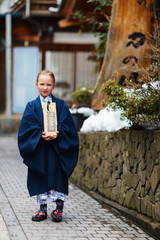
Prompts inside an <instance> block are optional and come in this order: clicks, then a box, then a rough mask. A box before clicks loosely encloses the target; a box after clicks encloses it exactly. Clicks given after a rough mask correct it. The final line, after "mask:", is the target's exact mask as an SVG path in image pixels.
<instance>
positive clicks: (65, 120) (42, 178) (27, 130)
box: [18, 95, 79, 196]
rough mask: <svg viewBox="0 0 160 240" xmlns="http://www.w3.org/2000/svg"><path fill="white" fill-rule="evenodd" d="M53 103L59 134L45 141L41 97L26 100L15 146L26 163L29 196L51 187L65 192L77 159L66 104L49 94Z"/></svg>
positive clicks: (76, 150) (77, 145)
mask: <svg viewBox="0 0 160 240" xmlns="http://www.w3.org/2000/svg"><path fill="white" fill-rule="evenodd" d="M52 102H55V103H56V110H57V123H58V125H57V129H58V131H59V136H58V137H57V138H56V139H54V140H51V141H46V140H44V139H43V138H42V137H41V136H42V132H43V131H44V123H43V111H42V106H41V101H40V97H39V96H38V97H37V98H36V99H35V100H33V101H31V102H29V103H28V104H27V106H26V109H25V111H24V114H23V117H22V120H21V123H20V126H19V131H18V147H19V151H20V154H21V156H22V158H23V162H24V164H26V165H27V166H28V177H27V187H28V191H29V194H30V196H34V195H38V194H42V193H44V192H48V191H50V190H51V189H54V190H55V191H57V192H61V193H64V194H66V195H68V178H69V177H70V176H71V174H72V172H73V170H74V168H75V166H76V163H77V159H78V152H79V139H78V134H77V130H76V127H75V124H74V121H73V119H72V116H71V114H70V111H69V108H68V106H67V105H66V103H65V102H64V101H63V100H62V99H59V98H56V97H54V96H53V95H52Z"/></svg>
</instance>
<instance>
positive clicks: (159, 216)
mask: <svg viewBox="0 0 160 240" xmlns="http://www.w3.org/2000/svg"><path fill="white" fill-rule="evenodd" d="M155 218H156V220H157V221H159V222H160V202H156V204H155Z"/></svg>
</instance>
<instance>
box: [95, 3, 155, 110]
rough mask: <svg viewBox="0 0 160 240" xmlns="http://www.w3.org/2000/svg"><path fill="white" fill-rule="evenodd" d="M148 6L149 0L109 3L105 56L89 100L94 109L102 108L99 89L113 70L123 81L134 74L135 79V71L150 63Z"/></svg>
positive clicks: (137, 72) (149, 4)
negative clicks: (123, 77)
mask: <svg viewBox="0 0 160 240" xmlns="http://www.w3.org/2000/svg"><path fill="white" fill-rule="evenodd" d="M151 3H152V0H114V1H113V7H112V14H111V22H110V28H109V32H108V39H107V44H106V52H105V57H104V61H103V65H102V69H101V72H100V75H99V78H98V82H97V85H96V88H95V92H94V96H93V101H92V107H93V108H94V109H101V108H102V106H101V101H102V100H103V99H104V98H105V95H104V94H102V93H101V89H102V87H103V84H104V83H105V82H106V81H108V80H109V79H110V78H111V77H112V75H113V74H114V73H115V72H116V71H117V72H119V73H120V76H122V75H123V76H125V77H127V78H130V76H131V75H132V74H133V73H136V74H138V75H137V79H138V78H139V76H140V73H139V71H138V69H139V68H142V67H146V66H148V65H149V64H150V59H149V58H147V57H146V56H145V52H146V47H145V46H146V44H147V41H148V40H147V38H148V36H149V34H150V33H151Z"/></svg>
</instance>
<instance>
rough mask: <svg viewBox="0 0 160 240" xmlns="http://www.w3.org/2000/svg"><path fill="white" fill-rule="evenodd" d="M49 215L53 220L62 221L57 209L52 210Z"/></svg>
mask: <svg viewBox="0 0 160 240" xmlns="http://www.w3.org/2000/svg"><path fill="white" fill-rule="evenodd" d="M51 217H52V218H53V220H54V221H55V222H61V221H62V213H60V212H58V210H56V209H55V210H53V212H52V213H51Z"/></svg>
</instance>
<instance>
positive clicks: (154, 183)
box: [150, 165, 160, 192]
mask: <svg viewBox="0 0 160 240" xmlns="http://www.w3.org/2000/svg"><path fill="white" fill-rule="evenodd" d="M150 182H151V189H152V191H153V192H155V190H156V188H157V187H158V184H159V182H160V165H155V166H154V168H153V172H152V174H151V179H150Z"/></svg>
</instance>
